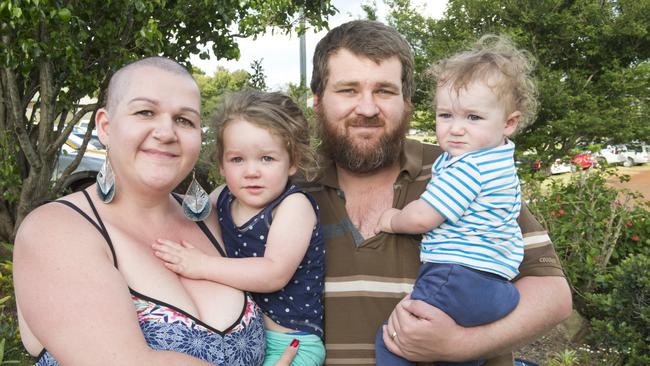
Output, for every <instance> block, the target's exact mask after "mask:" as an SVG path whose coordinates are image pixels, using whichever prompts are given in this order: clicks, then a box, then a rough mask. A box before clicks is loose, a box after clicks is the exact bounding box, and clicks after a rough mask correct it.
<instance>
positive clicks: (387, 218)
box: [375, 208, 400, 234]
mask: <svg viewBox="0 0 650 366" xmlns="http://www.w3.org/2000/svg"><path fill="white" fill-rule="evenodd" d="M399 212H400V210H398V209H396V208H389V209H388V210H386V211H384V213H382V214H381V216H380V217H379V221H378V222H377V227H376V228H375V234H379V233H380V232H382V231H383V232H386V233H394V231H393V227H392V226H391V224H390V223H391V220H392V219H393V216H395V215H396V214H398V213H399Z"/></svg>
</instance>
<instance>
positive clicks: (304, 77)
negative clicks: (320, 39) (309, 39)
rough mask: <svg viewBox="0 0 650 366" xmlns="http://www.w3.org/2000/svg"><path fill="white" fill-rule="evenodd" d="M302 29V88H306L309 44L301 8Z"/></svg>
mask: <svg viewBox="0 0 650 366" xmlns="http://www.w3.org/2000/svg"><path fill="white" fill-rule="evenodd" d="M300 29H301V30H302V33H301V34H300V88H305V87H306V85H307V45H306V40H305V34H306V33H307V29H306V28H305V13H304V10H302V9H301V10H300Z"/></svg>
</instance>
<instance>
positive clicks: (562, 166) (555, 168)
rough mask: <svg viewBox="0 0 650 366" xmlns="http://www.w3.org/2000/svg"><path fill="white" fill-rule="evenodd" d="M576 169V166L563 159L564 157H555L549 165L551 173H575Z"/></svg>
mask: <svg viewBox="0 0 650 366" xmlns="http://www.w3.org/2000/svg"><path fill="white" fill-rule="evenodd" d="M575 171H576V166H575V165H573V164H571V163H567V162H564V161H562V159H555V161H554V162H553V164H551V166H550V167H549V172H550V173H551V174H564V173H573V172H575Z"/></svg>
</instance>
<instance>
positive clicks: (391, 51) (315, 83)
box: [311, 20, 414, 103]
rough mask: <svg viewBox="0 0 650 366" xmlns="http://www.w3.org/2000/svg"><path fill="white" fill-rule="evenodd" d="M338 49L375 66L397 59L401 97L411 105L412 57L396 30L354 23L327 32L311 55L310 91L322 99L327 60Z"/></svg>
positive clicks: (327, 76)
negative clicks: (375, 64) (400, 70)
mask: <svg viewBox="0 0 650 366" xmlns="http://www.w3.org/2000/svg"><path fill="white" fill-rule="evenodd" d="M340 49H346V50H348V51H350V52H352V53H353V54H354V55H356V56H363V57H366V58H368V59H370V60H372V61H374V62H376V63H377V64H379V63H380V62H382V61H384V60H387V59H389V58H391V57H397V59H399V61H400V63H401V64H402V95H403V96H404V101H406V102H408V103H410V102H411V96H412V95H413V89H414V86H413V53H412V52H411V46H409V44H408V43H407V42H406V40H405V39H404V37H402V36H401V35H400V34H399V33H398V32H397V31H396V30H395V29H393V28H390V27H388V26H386V25H384V24H382V23H380V22H375V21H370V20H354V21H351V22H348V23H345V24H342V25H340V26H338V27H336V28H334V29H332V30H330V31H329V32H328V33H327V35H326V36H325V37H323V39H321V40H320V41H319V42H318V44H317V45H316V50H315V51H314V60H313V68H314V69H313V71H312V75H311V90H312V92H313V93H314V94H315V95H317V96H319V97H320V96H322V95H323V91H324V90H325V85H327V80H328V78H329V68H328V63H329V58H330V56H331V55H333V54H335V53H336V52H337V51H338V50H340Z"/></svg>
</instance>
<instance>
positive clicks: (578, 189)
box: [524, 169, 650, 312]
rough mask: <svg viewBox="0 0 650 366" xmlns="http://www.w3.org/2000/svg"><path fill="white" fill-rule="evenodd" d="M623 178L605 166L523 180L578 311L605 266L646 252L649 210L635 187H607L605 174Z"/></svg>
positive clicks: (580, 309) (525, 190)
mask: <svg viewBox="0 0 650 366" xmlns="http://www.w3.org/2000/svg"><path fill="white" fill-rule="evenodd" d="M608 178H609V179H616V178H617V179H621V180H626V179H629V177H626V176H617V175H615V174H614V173H613V171H611V170H593V169H592V170H591V171H588V172H587V171H583V172H579V173H576V174H574V175H572V176H571V178H570V179H569V180H568V181H567V182H564V181H561V180H555V179H551V180H546V181H544V182H540V181H538V180H534V179H533V180H530V181H527V182H526V184H525V185H524V196H525V197H526V198H527V204H528V206H529V208H530V209H531V211H532V212H533V213H534V214H535V216H536V217H537V218H538V219H539V220H540V222H541V223H542V225H543V226H544V227H545V229H546V230H547V231H548V232H549V234H550V235H551V238H552V239H553V243H554V244H555V249H556V250H557V253H558V255H559V256H560V259H561V260H562V262H563V265H564V268H565V271H566V274H567V277H568V279H569V283H570V284H571V287H572V288H573V290H574V292H575V294H576V295H577V297H576V298H575V299H574V300H575V302H576V307H577V309H578V310H579V311H580V312H584V311H585V310H586V308H585V307H584V299H585V294H588V293H592V292H594V291H597V289H598V287H599V285H600V284H599V283H597V281H599V280H600V279H601V278H602V277H601V275H604V274H605V273H607V272H608V271H609V269H610V267H611V266H613V265H616V264H618V263H619V262H620V261H621V260H622V259H623V258H626V257H628V256H630V255H633V254H637V253H648V246H649V245H648V244H650V239H648V238H649V236H648V234H649V233H650V212H649V211H648V205H647V203H644V202H643V201H642V200H641V198H642V197H641V196H640V195H639V194H638V193H633V192H630V191H628V190H622V189H617V188H613V187H611V186H609V185H607V179H608Z"/></svg>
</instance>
